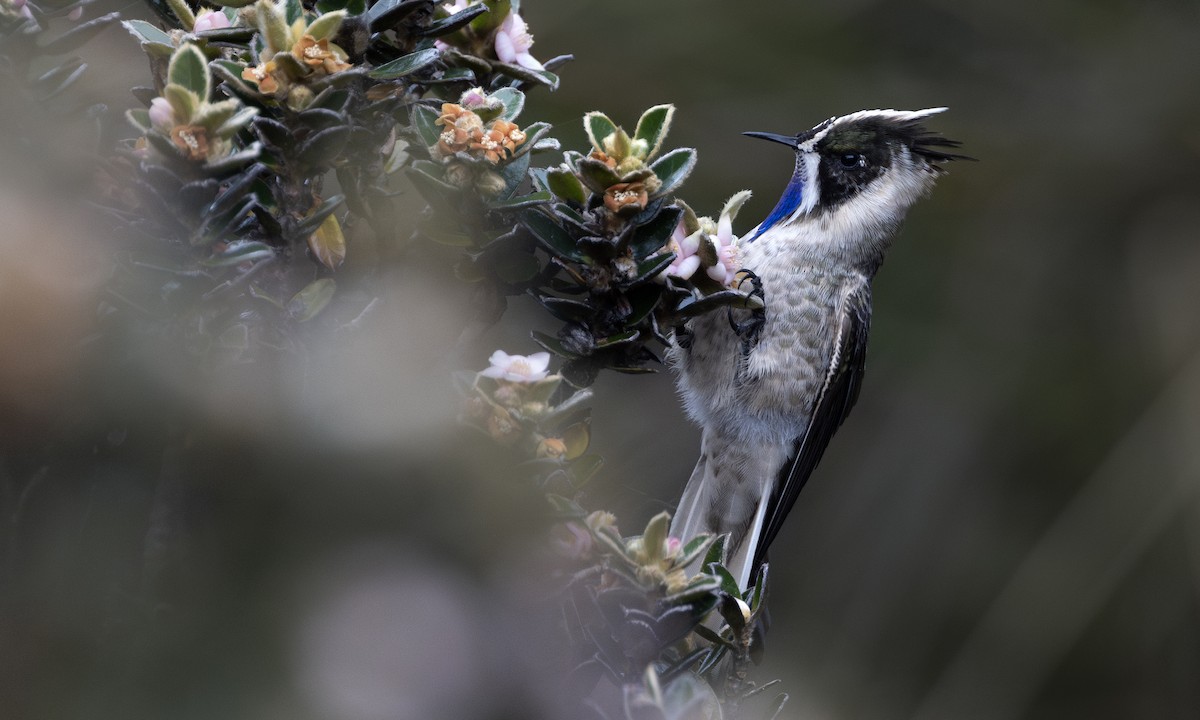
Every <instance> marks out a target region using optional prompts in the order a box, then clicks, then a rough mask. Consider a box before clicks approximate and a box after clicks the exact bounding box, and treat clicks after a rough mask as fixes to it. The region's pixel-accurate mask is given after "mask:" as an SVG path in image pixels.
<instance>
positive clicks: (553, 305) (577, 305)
mask: <svg viewBox="0 0 1200 720" xmlns="http://www.w3.org/2000/svg"><path fill="white" fill-rule="evenodd" d="M538 301H539V302H541V303H542V306H543V307H545V308H546V309H547V310H549V311H550V314H551V315H553V316H554V317H556V318H558V319H559V320H562V321H563V322H575V321H579V320H585V319H587V318H590V317H591V316H592V315H593V314H594V313H595V312H596V309H595V308H593V307H592V305H591V303H586V302H583V301H580V300H569V299H567V298H559V297H553V296H550V295H543V296H541V297H539V298H538Z"/></svg>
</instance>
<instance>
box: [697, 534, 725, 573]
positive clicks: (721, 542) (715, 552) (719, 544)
mask: <svg viewBox="0 0 1200 720" xmlns="http://www.w3.org/2000/svg"><path fill="white" fill-rule="evenodd" d="M728 541H729V534H728V533H722V534H721V535H718V536H717V538H716V540H714V541H713V544H712V545H709V546H708V552H707V553H706V554H705V555H704V562H703V563H701V564H700V567H704V568H706V567H708V566H709V565H712V564H713V563H717V564H718V565H723V564H724V563H725V545H726V543H727V542H728Z"/></svg>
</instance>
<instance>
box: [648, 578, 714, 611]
mask: <svg viewBox="0 0 1200 720" xmlns="http://www.w3.org/2000/svg"><path fill="white" fill-rule="evenodd" d="M720 589H721V581H720V580H717V579H716V578H714V577H712V576H711V575H697V576H695V577H694V578H692V580H691V582H689V583H688V584H687V586H686V587H684V588H683V589H682V590H680V591H679V592H677V593H675V594H674V595H668V596H666V597H665V598H663V600H662V601H663V602H664V603H666V604H668V605H683V604H684V603H690V602H695V601H696V600H700V599H702V598H704V597H706V596H709V595H714V594H716V592H717V591H718V590H720Z"/></svg>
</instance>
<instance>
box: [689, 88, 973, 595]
mask: <svg viewBox="0 0 1200 720" xmlns="http://www.w3.org/2000/svg"><path fill="white" fill-rule="evenodd" d="M944 110H946V108H929V109H925V110H916V111H900V110H863V111H860V112H855V113H851V114H849V115H843V116H840V117H833V118H830V119H828V120H826V121H825V122H822V123H820V124H819V125H817V126H816V127H814V128H812V129H811V130H806V131H804V132H801V133H799V134H796V135H778V134H773V133H766V132H748V133H744V134H745V135H748V136H750V137H754V138H761V139H763V140H769V141H771V142H776V143H781V144H783V145H787V146H788V147H790V148H792V149H793V151H794V152H795V154H796V164H795V169H794V171H793V173H792V177H791V180H790V181H789V182H788V184H787V186H786V188H784V191H783V196H782V197H780V199H779V202H778V203H777V204H776V205H775V208H774V210H772V211H771V213H770V214H769V215H767V217H766V219H765V220H763V221H762V222H761V223H760V224H759V225H758V226H757V227H755V228H754V229H753V230H751V231H750V232H749V233H748V234H747V235H746V238H745V239H744V240H742V241H741V243H740V245H739V249H738V252H739V255H740V257H739V258H738V261H739V263H740V265H741V267H742V268H743V271H742V273H741V277H742V278H743V282H749V283H750V292H751V294H754V295H757V296H759V297H760V298H761V299H762V300H763V304H764V306H765V307H764V308H763V309H761V310H757V311H748V310H731V311H730V313H729V315H728V316H725V315H723V314H718V313H708V314H706V315H702V316H699V317H697V318H694V319H692V320H690V321H689V322H688V323H687V324H686V325H685V326H683V327H682V328H678V329H677V330H676V334H675V339H674V342H673V344H672V347H671V348H670V351H669V356H670V358H671V363H672V365H673V366H674V367H675V369H676V370H677V374H678V385H679V390H680V395H681V397H682V399H683V405H684V408H685V410H686V411H687V414H688V415H689V416H690V418H691V419H692V420H693V421H694V422H696V423H697V424H698V425H699V426H700V427H701V429H702V437H701V451H700V459H699V461H697V463H696V468H695V470H694V471H693V472H692V475H691V477H690V479H689V480H688V482H687V485H686V486H685V488H684V491H683V496H682V498H681V500H680V502H679V505H678V508H677V510H676V513H675V515H674V517H673V519H672V523H671V530H670V532H671V535H673V536H675V537H679V538H682V539H683V540H684V541H686V540H688V539H690V538H692V537H694V536H695V535H697V534H700V533H712V534H718V535H719V534H728V539H727V541H726V553H727V562H726V568H727V569H728V570H729V571H730V573H732V575H733V576H734V578H736V579H737V581H738V583H739V587H741V588H745V587H747V586H748V585H749V584H750V583H751V582H752V581H753V579H754V578H755V577H756V576H757V574H758V572H759V568H760V567H761V566H762V563H763V562H764V561H765V559H766V553H767V548H768V547H769V546H770V545H771V542H772V541H773V540H774V539H775V537H776V535H778V533H779V529H780V527H782V525H783V522H784V519H785V518H786V517H787V515H788V512H789V511H790V510H791V508H792V506H793V504H795V502H796V498H797V496H798V495H799V494H800V491H801V490H802V489H803V488H804V485H805V483H806V482H807V481H808V478H809V476H810V475H811V474H812V472H813V470H814V469H815V468H816V466H817V463H818V462H820V460H821V456H822V454H823V453H824V452H825V448H826V446H827V445H828V444H829V441H830V438H832V437H833V434H834V433H835V432H836V431H837V429H838V427H840V426H841V424H842V422H843V421H844V420H845V419H846V416H847V415H848V414H849V413H850V410H851V408H852V407H853V406H854V403H855V401H856V400H857V398H858V394H859V388H860V387H861V385H862V379H863V369H864V360H865V357H866V350H867V335H868V331H869V329H870V324H871V280H872V278H874V276H875V273H876V271H878V270H879V267H880V265H881V264H882V263H883V258H884V255H885V254H886V253H887V250H888V248H889V246H890V245H891V242H892V238H893V237H894V236H895V234H896V232H897V230H898V229H899V227H900V225H901V222H902V221H903V220H904V217H905V214H906V213H907V212H908V209H909V208H910V207H911V206H912V205H913V203H915V202H916V201H917V200H918V199H919V198H921V197H922V196H924V195H925V194H927V193H928V192H929V191H930V189H931V188H932V187H933V185H934V181H935V180H936V179H937V177H938V176H939V175H941V174H942V172H943V171H944V169H943V167H942V165H943V164H944V163H946V162H947V161H951V160H960V159H970V158H967V157H966V156H963V155H958V154H955V153H953V152H951V150H952V149H953V148H957V147H958V146H959V143H958V142H956V141H953V140H949V139H946V138H944V137H942V136H941V135H939V134H937V133H935V132H931V131H929V130H928V129H926V127H925V125H924V121H925V120H926V118H928V117H930V116H932V115H935V114H937V113H940V112H943V111H944Z"/></svg>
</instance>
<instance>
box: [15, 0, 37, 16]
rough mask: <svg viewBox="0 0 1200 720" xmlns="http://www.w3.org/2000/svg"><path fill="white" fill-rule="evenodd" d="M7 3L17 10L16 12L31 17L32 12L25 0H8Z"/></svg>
mask: <svg viewBox="0 0 1200 720" xmlns="http://www.w3.org/2000/svg"><path fill="white" fill-rule="evenodd" d="M9 5H10V6H11V7H12V8H13V9H14V10H16V11H17V14H18V15H20V16H21V17H23V18H27V19H29V20H32V19H33V13H32V12H31V11H30V10H29V7H28V3H27V1H26V0H10V2H9Z"/></svg>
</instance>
